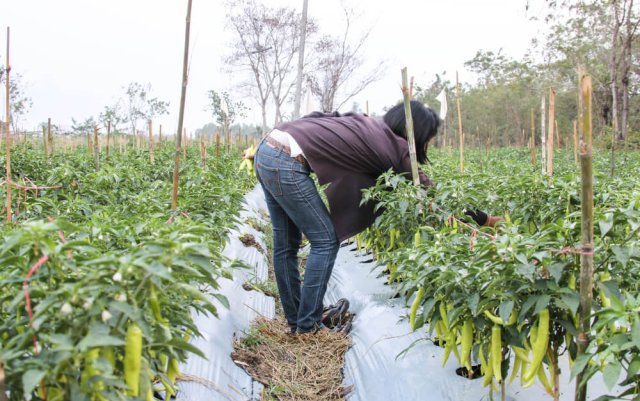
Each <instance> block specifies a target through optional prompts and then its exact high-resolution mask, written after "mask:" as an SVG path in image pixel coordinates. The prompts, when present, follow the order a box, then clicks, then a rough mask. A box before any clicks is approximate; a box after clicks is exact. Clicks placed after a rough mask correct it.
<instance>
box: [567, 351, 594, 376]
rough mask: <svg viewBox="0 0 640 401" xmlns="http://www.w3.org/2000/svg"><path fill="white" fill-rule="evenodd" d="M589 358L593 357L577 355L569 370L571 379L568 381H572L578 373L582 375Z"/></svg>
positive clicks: (590, 355)
mask: <svg viewBox="0 0 640 401" xmlns="http://www.w3.org/2000/svg"><path fill="white" fill-rule="evenodd" d="M591 358H593V355H592V354H588V353H586V354H582V355H578V357H577V358H576V360H575V362H574V363H573V368H571V378H570V379H569V380H570V381H573V379H575V378H576V376H577V375H578V374H579V373H582V371H583V370H584V368H585V366H587V364H588V363H589V361H590V360H591Z"/></svg>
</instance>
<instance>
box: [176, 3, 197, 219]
mask: <svg viewBox="0 0 640 401" xmlns="http://www.w3.org/2000/svg"><path fill="white" fill-rule="evenodd" d="M191 1H192V0H188V3H187V18H186V22H185V25H186V27H185V32H184V57H183V60H182V92H181V94H180V116H179V117H178V131H177V135H176V153H175V158H174V159H175V164H174V167H173V192H172V196H171V209H173V210H176V209H177V208H178V180H179V175H180V142H181V141H180V132H181V131H182V125H183V123H184V104H185V101H186V97H187V82H188V79H187V78H188V68H189V31H190V28H191Z"/></svg>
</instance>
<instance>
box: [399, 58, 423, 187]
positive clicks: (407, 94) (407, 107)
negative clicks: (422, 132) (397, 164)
mask: <svg viewBox="0 0 640 401" xmlns="http://www.w3.org/2000/svg"><path fill="white" fill-rule="evenodd" d="M402 96H403V98H404V116H405V120H406V123H405V124H406V130H407V142H408V143H409V158H410V159H411V177H412V178H413V183H414V184H415V185H420V176H419V175H418V159H417V157H416V139H415V136H414V134H413V116H412V115H411V90H410V89H409V86H408V77H407V67H404V68H403V69H402Z"/></svg>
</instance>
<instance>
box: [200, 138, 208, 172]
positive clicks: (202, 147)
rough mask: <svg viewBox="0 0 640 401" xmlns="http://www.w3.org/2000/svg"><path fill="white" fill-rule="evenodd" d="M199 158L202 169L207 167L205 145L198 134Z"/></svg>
mask: <svg viewBox="0 0 640 401" xmlns="http://www.w3.org/2000/svg"><path fill="white" fill-rule="evenodd" d="M200 160H201V163H202V169H203V170H204V169H206V168H207V147H206V146H205V145H204V137H202V136H200Z"/></svg>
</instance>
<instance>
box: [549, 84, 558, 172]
mask: <svg viewBox="0 0 640 401" xmlns="http://www.w3.org/2000/svg"><path fill="white" fill-rule="evenodd" d="M555 112H556V91H555V90H553V88H550V89H549V136H548V137H547V146H548V149H547V174H548V175H549V176H552V175H553V122H554V121H555Z"/></svg>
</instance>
